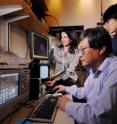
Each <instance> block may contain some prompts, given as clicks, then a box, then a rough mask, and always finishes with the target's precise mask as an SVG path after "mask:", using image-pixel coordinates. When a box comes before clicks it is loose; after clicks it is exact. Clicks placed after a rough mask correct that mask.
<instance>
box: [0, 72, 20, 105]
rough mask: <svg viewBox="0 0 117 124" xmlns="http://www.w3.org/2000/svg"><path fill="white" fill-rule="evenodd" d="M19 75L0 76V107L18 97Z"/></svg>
mask: <svg viewBox="0 0 117 124" xmlns="http://www.w3.org/2000/svg"><path fill="white" fill-rule="evenodd" d="M18 82H19V74H18V73H12V74H2V75H0V105H1V104H4V103H6V102H8V101H9V100H11V99H12V98H14V97H16V96H18Z"/></svg>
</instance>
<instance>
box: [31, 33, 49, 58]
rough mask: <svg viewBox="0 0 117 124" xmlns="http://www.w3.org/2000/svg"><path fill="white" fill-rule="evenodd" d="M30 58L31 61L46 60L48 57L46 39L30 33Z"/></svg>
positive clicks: (47, 40) (47, 42) (47, 41)
mask: <svg viewBox="0 0 117 124" xmlns="http://www.w3.org/2000/svg"><path fill="white" fill-rule="evenodd" d="M31 56H32V59H48V57H49V39H48V37H45V36H43V35H41V34H37V33H34V32H31Z"/></svg>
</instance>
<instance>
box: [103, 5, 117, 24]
mask: <svg viewBox="0 0 117 124" xmlns="http://www.w3.org/2000/svg"><path fill="white" fill-rule="evenodd" d="M112 18H114V19H117V4H113V5H111V6H110V7H109V8H107V10H106V11H105V12H104V15H103V21H104V23H105V22H107V21H108V20H109V19H112Z"/></svg>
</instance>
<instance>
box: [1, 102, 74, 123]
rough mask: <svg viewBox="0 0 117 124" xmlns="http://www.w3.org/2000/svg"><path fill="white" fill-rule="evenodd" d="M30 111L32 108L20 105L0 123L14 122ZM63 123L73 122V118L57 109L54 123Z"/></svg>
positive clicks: (34, 104) (33, 103)
mask: <svg viewBox="0 0 117 124" xmlns="http://www.w3.org/2000/svg"><path fill="white" fill-rule="evenodd" d="M28 103H29V104H30V105H33V106H36V105H37V103H38V102H37V101H36V100H33V101H29V102H28ZM31 111H32V108H26V107H21V108H20V109H18V110H17V111H16V112H14V113H13V114H11V115H10V116H9V117H8V118H7V119H5V121H3V122H2V123H1V124H16V122H17V121H18V120H21V119H24V118H26V117H27V116H28V114H29V113H30V112H31ZM63 123H66V124H74V120H73V119H72V118H71V117H69V116H68V115H67V114H66V113H65V112H63V111H62V110H60V109H58V110H57V114H56V117H55V121H54V124H63ZM33 124H38V123H33Z"/></svg>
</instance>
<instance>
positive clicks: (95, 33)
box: [79, 27, 112, 56]
mask: <svg viewBox="0 0 117 124" xmlns="http://www.w3.org/2000/svg"><path fill="white" fill-rule="evenodd" d="M84 38H87V39H88V43H89V46H90V48H93V49H101V48H103V47H106V51H105V56H109V55H110V54H111V53H112V45H111V37H110V35H109V33H108V32H107V31H106V29H104V28H103V27H96V28H88V29H86V30H85V31H84V32H82V33H81V35H80V38H79V39H80V41H79V42H81V41H82V40H83V39H84Z"/></svg>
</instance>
